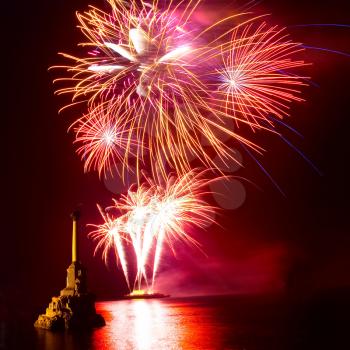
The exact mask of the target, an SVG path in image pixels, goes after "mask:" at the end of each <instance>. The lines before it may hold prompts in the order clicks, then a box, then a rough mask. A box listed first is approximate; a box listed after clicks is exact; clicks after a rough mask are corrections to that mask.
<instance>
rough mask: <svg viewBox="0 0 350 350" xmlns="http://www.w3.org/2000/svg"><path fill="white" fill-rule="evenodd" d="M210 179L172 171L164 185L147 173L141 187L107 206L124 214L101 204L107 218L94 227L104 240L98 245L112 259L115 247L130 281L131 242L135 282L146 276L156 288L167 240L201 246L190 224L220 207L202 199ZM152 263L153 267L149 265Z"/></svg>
mask: <svg viewBox="0 0 350 350" xmlns="http://www.w3.org/2000/svg"><path fill="white" fill-rule="evenodd" d="M207 184H208V180H205V179H204V178H203V173H196V172H195V171H191V172H190V173H188V174H186V175H184V176H182V177H180V178H175V177H173V176H168V177H167V179H166V182H165V184H164V185H162V186H159V184H156V183H154V182H152V181H151V180H150V179H147V180H146V181H145V182H144V183H143V184H142V185H140V186H139V187H138V188H137V189H134V188H133V187H131V188H130V189H129V191H128V193H127V194H126V195H123V196H122V197H121V198H120V200H119V201H114V205H113V207H110V208H108V210H107V211H108V212H110V211H111V210H112V209H114V210H117V211H118V212H119V213H120V215H119V216H117V217H116V218H113V217H112V215H111V214H105V213H104V212H103V211H102V210H100V211H101V214H102V217H103V219H104V223H103V224H102V225H97V226H95V225H94V226H95V230H94V231H93V232H92V233H91V235H92V237H93V238H94V239H95V240H97V241H98V243H97V245H96V251H98V250H100V249H102V251H103V253H102V254H103V257H104V259H105V260H106V259H107V255H108V252H109V250H110V249H114V251H115V253H116V256H117V258H118V259H119V261H120V263H121V266H122V269H123V272H124V275H125V277H126V280H127V283H128V285H129V287H130V285H131V284H130V281H129V276H128V265H127V261H126V258H125V256H126V254H125V247H126V246H127V245H131V246H132V248H133V250H134V252H135V256H136V265H137V273H136V278H135V283H134V287H135V286H136V287H137V288H138V289H140V288H141V285H142V282H144V283H145V284H146V286H147V287H148V288H150V287H151V288H153V285H154V281H155V277H156V274H157V271H158V267H159V262H160V258H161V255H162V251H163V248H164V245H167V246H169V247H170V248H171V250H172V251H173V252H174V253H175V242H177V241H182V242H185V243H187V244H191V245H194V246H198V243H197V242H196V241H195V240H194V239H193V238H192V237H191V236H190V235H189V234H188V227H189V226H190V225H191V226H193V225H194V226H197V227H203V226H205V224H207V223H208V222H211V221H212V220H213V219H212V213H213V211H214V208H213V207H212V206H210V205H208V204H207V203H206V202H205V201H204V200H203V199H202V196H203V194H204V192H203V187H205V186H206V185H207ZM146 266H152V268H151V269H149V268H148V271H147V268H146Z"/></svg>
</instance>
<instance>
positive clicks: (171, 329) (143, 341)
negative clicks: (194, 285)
mask: <svg viewBox="0 0 350 350" xmlns="http://www.w3.org/2000/svg"><path fill="white" fill-rule="evenodd" d="M98 309H99V310H98V311H99V312H100V313H102V314H103V316H104V317H105V319H106V322H107V325H106V327H104V328H101V329H99V330H96V331H95V332H94V333H93V335H92V343H93V348H95V349H135V350H150V349H159V350H162V349H167V350H168V349H173V350H177V349H223V348H224V347H223V346H222V344H220V343H221V341H222V338H223V337H222V335H223V334H222V332H223V331H224V328H222V327H220V325H217V324H215V322H214V323H213V317H212V315H211V313H210V312H209V311H210V310H208V309H206V310H203V308H202V307H200V306H198V307H196V308H194V307H188V306H187V305H186V304H182V303H181V302H178V303H176V302H167V301H164V300H129V301H118V302H107V303H100V304H99V306H98ZM231 349H233V348H231Z"/></svg>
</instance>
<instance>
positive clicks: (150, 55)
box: [57, 0, 305, 178]
mask: <svg viewBox="0 0 350 350" xmlns="http://www.w3.org/2000/svg"><path fill="white" fill-rule="evenodd" d="M200 2H201V1H180V2H178V3H177V4H175V2H173V1H169V3H168V6H167V7H165V8H160V6H159V4H158V1H154V2H153V3H151V4H149V3H146V2H143V1H140V2H136V1H130V2H128V3H126V2H125V3H124V2H122V1H117V0H109V1H108V3H109V5H110V11H109V13H107V12H104V11H102V10H100V9H98V8H96V7H90V9H89V11H86V12H84V13H82V14H78V15H77V17H78V20H79V24H80V29H81V31H82V32H83V34H84V35H85V37H86V39H87V42H86V43H83V44H82V46H83V48H87V49H88V50H90V51H89V53H90V54H89V55H87V56H86V57H83V58H78V57H74V56H72V55H68V54H63V56H64V57H66V58H68V59H70V60H72V61H73V62H74V63H73V65H71V66H61V67H60V68H64V69H66V70H67V71H68V73H69V74H70V75H71V77H70V78H60V79H57V80H58V81H60V82H61V83H66V84H68V85H65V86H64V87H62V88H61V89H59V90H58V91H57V93H58V94H66V93H68V94H72V96H73V97H72V104H73V105H74V104H76V103H84V104H86V105H87V113H88V114H91V119H89V117H88V116H87V117H86V119H87V121H86V123H87V124H86V127H87V128H88V129H89V130H88V131H87V132H86V131H82V132H81V133H80V134H77V138H78V139H79V141H83V142H87V144H88V146H87V151H85V150H84V149H82V148H79V149H78V152H79V153H81V154H85V153H87V155H85V156H84V159H85V170H89V169H90V168H93V169H97V170H98V171H99V173H100V174H102V173H103V172H105V171H108V170H110V168H111V167H112V166H113V165H114V163H116V162H117V161H119V162H122V163H123V164H124V167H123V168H124V169H125V170H127V169H128V164H129V158H130V156H134V157H135V159H136V163H137V164H136V172H137V175H138V176H140V173H141V169H142V168H143V165H144V164H146V163H149V164H151V168H152V172H153V174H155V173H157V172H160V173H161V174H162V176H163V177H164V178H166V177H167V175H166V164H167V165H169V166H170V168H172V169H174V170H175V171H176V172H177V173H178V174H180V175H181V174H186V173H187V172H188V171H189V170H190V164H189V159H188V154H191V155H194V156H195V157H196V158H197V159H199V160H200V161H201V162H202V164H203V165H205V166H206V167H210V168H215V167H216V166H215V164H214V163H213V161H212V157H211V156H210V155H209V154H208V153H207V150H206V149H205V147H204V146H203V142H202V141H201V140H202V139H205V140H206V142H207V143H209V144H210V145H211V146H212V148H213V149H214V150H215V152H216V153H217V154H218V155H219V157H220V158H222V159H228V158H230V157H232V153H230V152H229V148H228V146H227V145H226V144H225V143H224V142H223V141H221V139H220V137H219V136H218V134H220V133H221V134H222V133H225V134H227V135H229V136H230V138H231V139H234V140H237V141H238V142H240V143H242V144H244V145H245V146H246V147H248V148H250V149H251V150H255V151H257V152H261V151H262V148H260V147H259V146H258V145H256V144H254V142H252V141H250V140H249V139H247V138H246V137H243V136H242V135H240V134H238V133H236V132H234V131H233V127H234V125H235V124H236V125H240V124H245V125H248V126H250V127H251V128H252V129H253V130H267V131H272V132H274V124H273V123H271V121H270V120H268V119H267V115H268V114H273V115H275V116H276V117H278V118H282V117H284V116H286V115H288V108H289V105H290V103H291V102H293V101H295V102H298V101H302V98H301V97H300V96H299V91H300V88H301V86H302V85H304V81H305V77H300V76H298V75H297V74H294V73H292V71H293V70H294V69H296V68H300V67H302V66H303V65H305V64H304V62H302V61H300V60H296V61H294V60H293V59H292V58H293V57H294V56H295V55H296V54H298V52H299V51H301V50H302V47H301V45H300V44H298V43H294V42H292V41H291V40H289V39H288V38H287V36H286V34H284V31H283V30H280V29H278V28H277V27H269V26H268V25H267V24H266V23H265V22H263V23H261V20H262V17H263V16H257V17H251V16H250V15H249V14H245V13H242V14H235V15H233V16H229V17H227V18H222V19H220V20H219V21H217V22H215V23H213V24H212V25H210V26H208V27H205V28H199V26H198V25H195V23H194V20H193V14H194V11H195V10H196V9H197V7H198V5H199V4H200ZM72 104H70V105H68V106H71V105H72ZM66 107H67V106H66ZM64 108H65V107H64ZM97 119H99V120H97ZM89 120H90V121H96V123H97V125H98V127H97V129H95V128H94V127H93V126H92V125H91V126H89ZM266 121H269V122H270V123H269V124H268V125H267V126H266ZM101 123H103V124H107V125H112V124H115V125H116V127H115V128H112V129H113V130H114V131H115V132H116V133H117V134H116V139H122V140H123V141H121V142H120V144H119V146H121V147H120V149H122V150H123V151H124V152H125V153H124V156H123V157H120V153H119V152H118V151H115V150H114V149H113V151H111V149H110V148H109V147H106V144H105V143H104V142H97V140H99V139H100V138H101V137H100V132H101V126H102V125H100V124H101ZM83 125H84V121H83ZM120 126H123V128H122V131H121V132H122V134H118V133H119V132H120V131H119V128H120ZM231 126H232V127H231ZM85 129H86V128H85ZM94 133H96V135H94ZM128 139H129V141H128ZM79 141H78V142H79ZM89 142H91V143H90V144H89ZM131 144H133V146H134V147H131V146H130V145H131Z"/></svg>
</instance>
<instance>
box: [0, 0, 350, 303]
mask: <svg viewBox="0 0 350 350" xmlns="http://www.w3.org/2000/svg"><path fill="white" fill-rule="evenodd" d="M94 3H96V4H101V3H102V0H101V1H95V2H94ZM213 3H215V5H212V6H214V7H215V6H220V2H218V1H215V2H213ZM223 3H225V6H226V7H227V8H230V6H231V5H228V1H225V2H223ZM86 6H87V2H86V1H82V0H77V1H68V0H65V1H63V0H57V1H47V0H45V1H44V0H37V1H16V2H15V1H13V2H9V1H8V2H6V3H5V4H2V15H3V16H4V21H3V23H4V24H5V27H4V29H3V31H2V57H3V58H5V63H4V64H3V66H2V73H4V74H5V81H3V84H2V85H3V88H4V89H3V97H4V103H5V108H2V113H1V114H2V125H3V126H2V130H3V134H2V135H3V137H2V139H3V141H4V145H3V152H2V155H3V156H4V157H5V159H4V160H3V161H2V164H3V168H2V175H3V179H2V187H3V191H2V193H3V197H2V201H1V202H2V206H3V208H2V213H3V219H2V223H3V228H2V236H1V245H0V246H1V250H2V252H1V259H2V263H1V264H0V266H1V272H0V276H1V288H2V290H3V291H5V295H6V294H9V295H10V294H11V295H21V296H26V297H30V298H32V300H33V301H34V302H36V303H43V302H45V300H47V298H48V296H50V295H53V294H55V293H57V292H58V291H59V290H60V289H61V288H63V287H64V283H65V269H66V267H68V265H69V263H70V239H71V236H70V235H71V223H70V218H69V214H70V212H71V211H72V210H73V209H75V208H76V207H77V206H79V207H80V209H81V211H82V219H81V228H82V231H81V259H82V261H83V262H84V264H85V265H86V266H87V267H88V270H89V279H90V287H91V289H92V290H94V291H95V292H97V293H98V295H99V296H100V297H108V296H112V295H114V294H115V293H120V292H121V291H123V288H124V285H123V281H122V279H121V275H120V273H119V272H118V271H117V270H116V269H115V264H114V263H113V260H111V263H110V266H109V267H108V268H106V267H105V266H104V264H103V263H102V261H101V259H100V258H99V257H96V258H94V257H93V256H92V254H93V248H94V244H93V243H92V242H91V241H90V240H88V239H87V238H86V233H87V232H88V230H87V229H86V227H85V225H86V224H87V223H98V222H99V220H100V219H99V216H98V213H97V210H96V206H95V204H96V203H97V202H98V203H101V204H102V205H105V206H107V205H109V204H110V203H111V199H112V198H113V194H112V193H110V192H109V191H108V190H107V189H106V187H105V185H104V184H103V181H100V180H99V178H98V176H97V175H96V174H95V173H89V174H84V172H83V165H82V163H81V161H80V160H79V158H78V156H77V155H76V154H75V153H74V148H73V147H72V145H71V143H72V135H70V134H67V132H66V129H67V127H68V125H69V121H70V120H71V119H72V118H73V117H74V115H73V113H72V112H68V113H67V114H63V115H60V116H58V114H57V111H58V109H59V107H60V106H61V104H62V103H63V100H62V99H60V98H56V97H55V96H54V94H53V92H54V88H53V85H52V79H53V78H54V75H53V74H52V73H49V72H47V68H48V67H49V66H50V65H53V64H57V63H62V59H61V58H60V57H58V56H57V52H58V51H65V52H73V53H74V52H77V51H76V50H77V49H76V46H75V45H76V43H77V42H79V41H80V40H81V38H82V37H81V35H80V33H79V31H78V30H77V29H76V28H75V24H76V21H75V11H76V10H83V9H85V7H86ZM233 7H234V3H233V5H232V8H233ZM220 8H221V9H222V7H221V6H220ZM256 11H258V12H260V13H266V12H268V13H272V15H273V16H272V17H271V20H272V21H273V23H277V24H281V25H285V26H287V27H288V26H293V25H296V24H307V23H349V20H350V18H349V15H348V14H349V9H348V8H347V1H339V0H335V1H326V2H317V4H316V3H315V1H311V0H310V1H305V0H304V1H295V0H294V1H277V0H266V1H264V2H263V3H262V4H261V5H259V6H257V7H256ZM289 32H290V33H291V35H292V38H293V39H294V40H299V41H302V42H304V43H305V44H306V45H309V46H318V47H320V46H321V47H325V48H330V49H334V50H340V51H346V52H349V53H350V40H349V36H350V29H347V28H331V27H324V28H319V27H306V28H299V27H290V28H289ZM305 57H306V59H307V60H308V61H309V62H313V66H312V67H310V68H308V69H307V72H308V74H310V75H311V76H312V77H313V81H314V82H315V83H316V84H317V85H318V87H317V86H311V87H309V88H307V89H305V91H304V93H305V97H306V100H307V102H306V103H303V104H300V105H297V106H293V108H292V110H291V114H292V116H293V118H291V119H290V120H289V121H288V123H289V124H290V125H292V126H293V127H295V128H296V129H298V130H299V131H300V132H301V133H302V134H303V135H304V139H301V138H298V137H295V136H293V135H292V134H291V133H288V132H287V134H286V135H288V137H289V138H290V139H291V140H292V141H293V143H294V144H295V145H296V146H298V147H299V148H300V149H301V150H302V151H303V152H304V153H305V154H306V155H307V156H308V157H309V158H310V159H312V160H313V162H314V163H315V164H316V165H317V167H318V168H319V169H320V170H321V172H322V174H323V175H322V176H320V175H318V174H317V172H315V171H314V170H313V169H312V167H311V166H310V165H308V164H307V163H306V162H305V161H304V160H303V159H301V158H300V156H298V154H297V153H296V152H294V151H292V150H290V149H289V148H288V146H286V145H285V144H283V143H282V142H281V140H278V139H277V138H269V137H263V142H264V145H265V147H266V149H267V150H268V152H267V153H266V154H265V156H264V157H263V159H262V161H263V163H264V166H265V167H266V168H267V169H268V170H269V171H270V172H271V174H272V175H273V177H274V179H275V180H276V181H277V182H278V184H279V186H280V187H281V188H282V189H283V191H284V192H285V194H286V195H285V196H283V195H281V194H280V193H279V192H278V191H277V190H276V188H275V187H274V186H273V185H272V183H271V182H270V181H269V180H268V179H267V178H266V177H265V176H264V174H263V173H262V172H261V171H260V169H259V167H258V166H257V165H256V164H254V162H253V161H251V160H250V159H249V157H248V156H247V155H243V159H244V165H245V167H244V168H243V169H240V170H239V171H238V172H237V173H236V175H238V176H242V177H244V178H246V179H249V180H250V181H252V182H254V183H255V184H256V185H257V186H258V188H257V187H256V186H253V185H250V184H248V183H244V187H245V190H246V200H245V202H244V204H243V205H242V206H241V207H240V208H239V209H237V210H231V211H229V210H227V211H222V212H221V213H220V217H219V218H218V223H219V224H220V226H217V227H211V228H210V229H208V230H207V232H202V233H199V232H195V233H194V234H195V236H196V237H197V238H198V239H200V240H201V242H202V243H203V248H204V250H205V251H206V253H207V255H208V257H204V256H203V255H201V254H200V253H197V252H193V251H190V252H189V251H188V249H185V248H184V247H179V256H178V259H174V258H173V257H171V256H165V257H164V262H163V265H162V269H161V275H160V278H159V287H160V288H161V289H163V290H164V289H168V290H167V291H169V292H174V291H175V292H176V293H182V294H186V293H197V294H201V293H221V292H236V293H256V292H272V291H286V292H290V291H291V292H297V293H316V292H318V291H323V290H328V289H333V288H343V287H350V280H349V274H348V271H349V270H350V258H349V251H350V237H349V219H348V218H349V214H348V208H349V205H348V200H349V194H350V193H349V180H348V178H349V166H348V161H349V144H348V143H349V136H348V135H349V126H350V125H349V101H350V93H349V76H350V75H349V74H350V57H344V56H340V55H336V54H334V53H324V52H319V51H313V50H310V51H308V52H307V53H306V54H305Z"/></svg>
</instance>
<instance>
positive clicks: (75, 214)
mask: <svg viewBox="0 0 350 350" xmlns="http://www.w3.org/2000/svg"><path fill="white" fill-rule="evenodd" d="M79 216H80V213H79V212H78V211H74V212H73V213H72V214H71V218H72V220H73V230H72V263H75V262H77V261H78V236H77V234H78V232H77V224H78V219H79Z"/></svg>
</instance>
